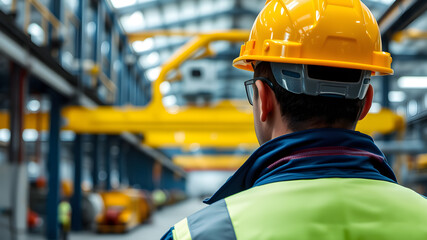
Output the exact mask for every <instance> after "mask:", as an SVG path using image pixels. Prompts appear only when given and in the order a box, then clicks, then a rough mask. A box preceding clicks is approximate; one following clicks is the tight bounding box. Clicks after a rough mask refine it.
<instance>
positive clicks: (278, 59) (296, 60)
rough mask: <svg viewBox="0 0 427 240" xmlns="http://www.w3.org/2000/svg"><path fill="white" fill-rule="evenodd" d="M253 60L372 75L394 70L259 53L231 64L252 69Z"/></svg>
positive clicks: (237, 59) (391, 72) (239, 67)
mask: <svg viewBox="0 0 427 240" xmlns="http://www.w3.org/2000/svg"><path fill="white" fill-rule="evenodd" d="M253 61H261V62H280V63H293V64H307V65H318V66H327V67H337V68H351V69H360V70H369V71H372V72H373V75H375V76H384V75H393V74H394V71H393V69H391V68H388V67H379V66H376V65H370V64H362V63H355V62H345V61H333V60H323V59H322V60H320V59H308V58H289V57H271V56H261V55H250V56H241V57H238V58H236V59H234V61H233V66H234V67H235V68H238V69H242V70H246V71H253V69H252V65H251V62H253ZM390 61H391V59H390Z"/></svg>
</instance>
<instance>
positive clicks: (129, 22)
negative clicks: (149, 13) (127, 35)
mask: <svg viewBox="0 0 427 240" xmlns="http://www.w3.org/2000/svg"><path fill="white" fill-rule="evenodd" d="M120 22H121V24H122V26H123V29H124V30H125V31H126V32H134V31H137V30H141V29H142V28H144V27H145V21H144V16H143V15H142V12H140V11H136V12H134V13H132V14H131V15H126V16H123V17H121V18H120Z"/></svg>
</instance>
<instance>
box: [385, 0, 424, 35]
mask: <svg viewBox="0 0 427 240" xmlns="http://www.w3.org/2000/svg"><path fill="white" fill-rule="evenodd" d="M425 11H427V1H426V0H406V1H403V0H396V1H395V2H394V3H393V4H392V5H391V6H390V8H389V9H388V10H387V11H386V12H385V13H384V15H383V16H382V17H381V18H380V19H379V20H378V24H379V27H380V30H381V33H382V38H383V39H385V40H386V41H389V40H391V38H392V37H393V35H394V34H395V33H396V32H398V31H401V30H403V29H405V28H406V27H407V26H408V25H409V24H411V23H412V22H413V21H415V20H416V19H417V18H418V17H419V16H421V15H422V14H423V13H424V12H425Z"/></svg>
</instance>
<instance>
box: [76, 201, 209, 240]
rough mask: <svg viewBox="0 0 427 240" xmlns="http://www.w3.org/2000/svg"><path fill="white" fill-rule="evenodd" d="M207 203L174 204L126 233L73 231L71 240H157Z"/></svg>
mask: <svg viewBox="0 0 427 240" xmlns="http://www.w3.org/2000/svg"><path fill="white" fill-rule="evenodd" d="M205 206H206V205H205V204H203V203H202V201H201V200H199V199H189V200H186V201H184V202H181V203H178V204H176V205H174V206H169V207H166V208H164V209H162V210H159V211H157V212H156V213H155V214H154V215H153V216H152V218H151V222H149V223H145V224H143V225H141V226H139V227H137V228H135V229H133V230H132V231H130V232H128V233H126V234H97V233H92V232H82V233H71V236H70V238H69V239H70V240H101V239H103V240H104V239H105V240H112V239H120V240H134V239H143V240H156V239H160V238H161V237H162V236H163V234H164V233H166V231H167V230H169V228H170V227H172V226H173V225H174V224H175V223H177V222H178V221H180V220H181V219H183V218H184V217H186V216H188V215H190V214H192V213H194V212H196V211H198V210H200V209H201V208H203V207H205Z"/></svg>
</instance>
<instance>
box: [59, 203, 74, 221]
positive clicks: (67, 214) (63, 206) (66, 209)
mask: <svg viewBox="0 0 427 240" xmlns="http://www.w3.org/2000/svg"><path fill="white" fill-rule="evenodd" d="M58 215H59V216H58V218H59V223H61V224H63V225H69V224H71V206H70V203H68V202H67V201H62V202H61V203H59V208H58Z"/></svg>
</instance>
